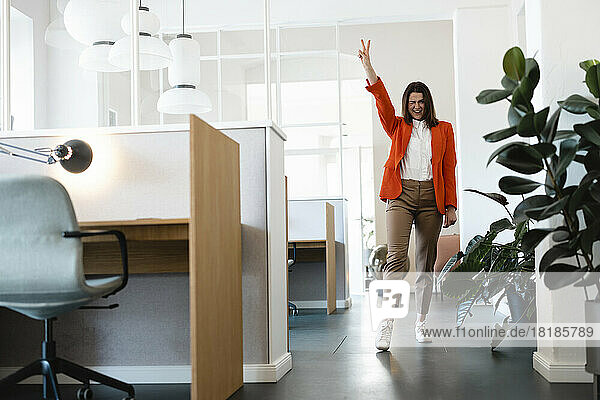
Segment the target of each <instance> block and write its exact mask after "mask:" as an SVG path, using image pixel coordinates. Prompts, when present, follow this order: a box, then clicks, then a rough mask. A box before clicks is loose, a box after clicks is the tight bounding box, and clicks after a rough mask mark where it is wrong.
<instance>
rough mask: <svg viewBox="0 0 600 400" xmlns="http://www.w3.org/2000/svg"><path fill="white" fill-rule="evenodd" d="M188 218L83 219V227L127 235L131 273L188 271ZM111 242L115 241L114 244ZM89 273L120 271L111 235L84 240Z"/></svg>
mask: <svg viewBox="0 0 600 400" xmlns="http://www.w3.org/2000/svg"><path fill="white" fill-rule="evenodd" d="M189 223H190V220H189V219H136V220H129V221H83V222H80V223H79V226H80V227H81V229H82V230H96V229H106V230H108V229H116V230H119V231H121V232H123V233H124V234H125V236H126V237H127V250H128V253H129V273H131V274H149V273H151V274H159V273H169V272H185V273H187V272H189V241H188V239H189V233H188V231H189ZM111 242H115V244H112V243H111ZM83 260H84V266H85V273H86V274H118V273H119V271H120V260H121V254H120V252H119V248H118V246H117V245H116V240H115V239H114V238H112V237H109V236H99V237H90V238H85V239H84V246H83Z"/></svg>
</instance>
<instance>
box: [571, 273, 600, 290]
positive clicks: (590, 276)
mask: <svg viewBox="0 0 600 400" xmlns="http://www.w3.org/2000/svg"><path fill="white" fill-rule="evenodd" d="M598 278H600V277H599V276H598V273H596V272H591V271H589V272H586V273H585V275H583V278H581V280H580V281H579V282H577V283H575V284H574V285H573V286H575V287H582V286H592V285H595V284H597V283H598Z"/></svg>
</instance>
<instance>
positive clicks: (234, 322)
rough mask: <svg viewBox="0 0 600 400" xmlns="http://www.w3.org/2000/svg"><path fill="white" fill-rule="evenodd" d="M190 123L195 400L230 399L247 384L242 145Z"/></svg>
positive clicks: (196, 120)
mask: <svg viewBox="0 0 600 400" xmlns="http://www.w3.org/2000/svg"><path fill="white" fill-rule="evenodd" d="M190 118H191V121H190V164H191V219H190V226H189V233H190V336H191V360H192V387H191V398H192V400H200V399H226V398H227V397H229V396H230V395H231V394H232V393H233V392H235V391H236V390H237V389H238V388H240V387H241V386H242V382H243V373H242V356H243V349H242V244H241V222H240V221H241V215H240V161H239V145H238V144H237V143H236V142H235V141H233V140H231V139H230V138H228V137H227V136H225V135H224V134H223V133H221V132H219V131H218V130H216V129H214V128H213V127H211V126H210V125H208V124H207V123H205V122H204V121H202V120H201V119H199V118H197V117H195V116H191V117H190Z"/></svg>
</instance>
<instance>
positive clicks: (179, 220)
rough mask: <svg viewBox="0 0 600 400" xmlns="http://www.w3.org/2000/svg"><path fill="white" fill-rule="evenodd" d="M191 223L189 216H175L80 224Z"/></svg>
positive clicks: (82, 224)
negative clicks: (170, 217) (172, 217)
mask: <svg viewBox="0 0 600 400" xmlns="http://www.w3.org/2000/svg"><path fill="white" fill-rule="evenodd" d="M189 223H190V219H189V218H174V219H162V218H140V219H131V220H122V221H80V222H79V226H81V227H86V228H87V227H90V226H117V225H118V226H132V225H181V224H186V225H188V224H189Z"/></svg>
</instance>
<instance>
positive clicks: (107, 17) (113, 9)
mask: <svg viewBox="0 0 600 400" xmlns="http://www.w3.org/2000/svg"><path fill="white" fill-rule="evenodd" d="M125 11H126V5H125V3H124V2H123V1H121V0H70V1H69V3H68V4H67V6H66V7H65V12H64V23H65V27H66V29H67V32H69V34H70V35H71V36H72V37H73V38H74V39H75V40H77V41H78V42H81V43H83V44H85V45H87V46H88V47H87V48H86V49H85V50H84V51H83V52H82V53H81V55H80V56H79V66H80V67H82V68H84V69H88V70H92V71H98V72H119V71H125V70H126V69H124V68H119V67H116V66H114V65H112V64H111V63H109V61H108V53H109V51H110V49H111V48H112V46H113V45H114V43H115V42H116V41H117V40H118V39H120V38H121V37H122V36H123V32H122V31H121V26H120V21H119V18H118V17H116V16H117V15H121V13H122V12H125Z"/></svg>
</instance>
